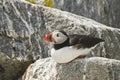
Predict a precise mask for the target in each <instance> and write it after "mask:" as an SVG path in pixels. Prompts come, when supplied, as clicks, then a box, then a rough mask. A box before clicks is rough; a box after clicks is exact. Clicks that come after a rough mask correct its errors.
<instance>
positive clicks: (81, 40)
mask: <svg viewBox="0 0 120 80" xmlns="http://www.w3.org/2000/svg"><path fill="white" fill-rule="evenodd" d="M69 37H70V45H71V46H75V47H77V48H78V49H79V48H91V47H93V46H95V45H96V44H98V43H100V42H103V41H104V40H102V39H100V38H95V37H90V36H87V35H78V34H74V35H70V36H69Z"/></svg>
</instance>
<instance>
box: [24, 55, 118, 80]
mask: <svg viewBox="0 0 120 80" xmlns="http://www.w3.org/2000/svg"><path fill="white" fill-rule="evenodd" d="M119 73H120V61H118V60H113V59H107V58H102V57H92V58H86V59H81V60H75V61H72V62H71V63H67V64H58V63H56V62H54V61H53V60H52V59H51V58H46V59H40V60H37V61H36V62H35V63H34V64H32V65H30V66H29V68H28V69H27V71H26V73H25V75H24V77H23V79H22V80H119V79H120V74H119ZM28 75H29V76H28Z"/></svg>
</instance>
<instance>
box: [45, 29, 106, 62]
mask: <svg viewBox="0 0 120 80" xmlns="http://www.w3.org/2000/svg"><path fill="white" fill-rule="evenodd" d="M44 41H45V42H46V43H50V44H52V48H51V57H52V59H53V60H54V61H56V62H57V63H68V62H71V61H73V60H75V59H77V58H79V59H80V58H81V59H82V58H85V57H86V56H87V55H88V54H89V52H90V51H91V49H93V48H94V47H95V46H96V45H97V44H98V43H100V42H103V41H104V40H103V39H100V38H97V37H91V36H89V35H79V34H72V35H68V34H67V33H66V32H65V31H63V30H55V31H53V32H50V33H48V34H47V35H46V36H45V37H44Z"/></svg>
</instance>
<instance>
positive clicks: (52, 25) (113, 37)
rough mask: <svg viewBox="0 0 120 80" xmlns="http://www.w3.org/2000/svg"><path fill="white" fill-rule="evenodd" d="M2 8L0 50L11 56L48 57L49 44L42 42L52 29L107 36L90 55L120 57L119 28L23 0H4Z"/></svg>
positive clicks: (70, 32) (103, 37)
mask: <svg viewBox="0 0 120 80" xmlns="http://www.w3.org/2000/svg"><path fill="white" fill-rule="evenodd" d="M3 9H4V10H3V19H2V22H3V23H2V26H0V34H1V35H0V45H1V46H0V49H1V52H2V53H4V54H7V55H9V56H10V57H11V56H12V57H22V58H26V57H28V59H31V58H33V60H37V59H38V58H44V57H48V56H49V54H48V53H49V46H48V45H47V44H46V43H44V42H43V37H44V36H45V34H46V33H48V32H50V31H53V30H55V29H63V30H65V31H66V32H68V33H69V34H73V33H74V34H83V35H91V36H95V37H100V38H102V39H104V40H105V42H104V43H101V44H100V45H97V47H96V48H95V49H94V50H93V51H91V54H93V53H95V56H102V57H107V58H113V59H120V57H119V56H120V54H119V53H120V46H119V45H120V29H116V28H111V27H108V26H105V25H103V24H100V23H98V22H96V21H94V20H91V19H88V18H85V17H82V16H78V15H75V14H71V13H69V12H65V11H60V10H57V9H53V8H48V7H44V6H40V5H32V4H29V3H26V2H24V1H22V0H19V1H18V0H4V1H3ZM13 17H14V18H13Z"/></svg>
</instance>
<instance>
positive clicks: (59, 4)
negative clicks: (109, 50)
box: [53, 0, 120, 28]
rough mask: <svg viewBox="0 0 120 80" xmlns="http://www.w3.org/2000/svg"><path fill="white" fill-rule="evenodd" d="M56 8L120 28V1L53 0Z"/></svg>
mask: <svg viewBox="0 0 120 80" xmlns="http://www.w3.org/2000/svg"><path fill="white" fill-rule="evenodd" d="M53 1H54V4H55V5H56V8H59V9H60V8H62V9H63V10H64V11H68V12H71V13H74V14H77V15H82V16H85V17H88V18H91V19H94V20H96V21H98V22H100V23H103V24H106V25H108V26H111V27H115V28H120V10H119V7H120V0H89V1H88V0H53Z"/></svg>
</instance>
